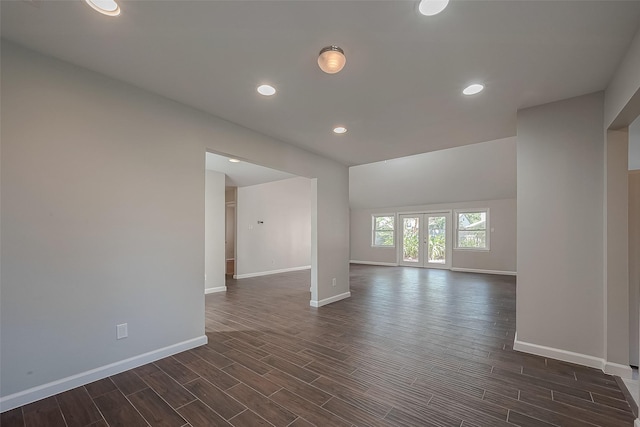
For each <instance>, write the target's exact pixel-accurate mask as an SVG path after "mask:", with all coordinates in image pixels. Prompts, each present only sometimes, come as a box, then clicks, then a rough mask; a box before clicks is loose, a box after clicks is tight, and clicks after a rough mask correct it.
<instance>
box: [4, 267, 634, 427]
mask: <svg viewBox="0 0 640 427" xmlns="http://www.w3.org/2000/svg"><path fill="white" fill-rule="evenodd" d="M350 271H351V277H350V283H351V289H350V291H351V294H352V297H351V298H348V299H345V300H342V301H339V302H336V303H333V304H329V305H327V306H324V307H321V308H313V307H310V306H309V286H310V275H309V272H308V271H306V272H305V271H300V272H292V273H285V274H276V275H271V276H264V277H255V278H248V279H242V280H233V279H229V280H228V281H227V292H226V293H221V294H211V295H207V296H206V297H205V302H206V303H205V321H206V330H205V333H206V335H207V338H208V343H207V344H206V345H204V346H201V347H199V348H195V349H191V350H188V351H185V352H182V353H179V354H175V355H173V356H170V357H167V358H164V359H161V360H158V361H155V362H153V363H149V364H147V365H143V366H140V367H138V368H135V369H132V370H130V371H126V372H123V373H121V374H117V375H114V376H111V377H108V378H104V379H102V380H99V381H95V382H93V383H91V384H87V385H86V386H84V387H79V388H77V389H74V390H70V391H68V392H65V393H61V394H59V395H57V396H54V397H50V398H47V399H43V400H42V401H39V402H35V403H33V404H30V405H26V406H24V407H21V408H16V409H13V410H11V411H7V412H5V413H3V414H2V416H1V418H0V423H1V424H2V427H5V426H6V427H33V426H35V427H38V426H47V427H49V426H54V427H55V426H60V427H109V426H119V425H123V426H127V427H136V426H138V425H140V426H148V425H151V426H170V427H204V426H213V427H229V426H234V427H254V426H255V427H259V426H269V427H273V426H283V427H311V426H316V427H327V426H329V427H330V426H338V427H342V426H344V427H352V426H394V427H395V426H405V427H406V426H416V427H513V426H521V427H534V426H537V427H549V426H556V427H557V426H568V427H597V426H599V427H632V426H633V421H634V416H633V412H632V409H631V406H630V405H629V403H628V402H627V401H626V397H625V394H624V393H623V392H622V390H621V388H620V387H622V385H620V384H621V382H618V381H616V379H615V378H614V377H612V376H610V375H607V374H604V373H603V372H601V371H599V370H595V369H591V368H587V367H584V366H579V365H574V364H571V363H567V362H562V361H557V360H552V359H546V358H543V357H538V356H534V355H531V354H525V353H519V352H516V351H514V350H513V341H514V336H515V314H516V313H515V309H516V304H515V297H516V294H515V279H514V278H513V277H508V276H491V275H480V274H472V273H459V272H450V271H445V270H429V269H420V268H407V267H377V266H361V265H351V267H350Z"/></svg>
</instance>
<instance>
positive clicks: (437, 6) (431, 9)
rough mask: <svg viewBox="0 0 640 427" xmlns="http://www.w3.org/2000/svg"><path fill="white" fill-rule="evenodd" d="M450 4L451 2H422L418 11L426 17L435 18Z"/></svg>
mask: <svg viewBox="0 0 640 427" xmlns="http://www.w3.org/2000/svg"><path fill="white" fill-rule="evenodd" d="M448 4H449V0H421V1H420V4H418V11H420V13H421V14H423V15H425V16H433V15H437V14H439V13H440V12H442V11H443V10H444V9H445V8H446V7H447V5H448Z"/></svg>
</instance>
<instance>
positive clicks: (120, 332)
mask: <svg viewBox="0 0 640 427" xmlns="http://www.w3.org/2000/svg"><path fill="white" fill-rule="evenodd" d="M128 329H129V328H128V324H127V323H121V324H119V325H116V339H117V340H121V339H122V338H126V337H128V336H129V330H128Z"/></svg>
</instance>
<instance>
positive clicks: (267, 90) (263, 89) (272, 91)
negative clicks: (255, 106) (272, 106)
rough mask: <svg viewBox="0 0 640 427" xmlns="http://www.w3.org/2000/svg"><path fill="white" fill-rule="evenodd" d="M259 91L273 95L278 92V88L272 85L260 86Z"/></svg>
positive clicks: (262, 93)
mask: <svg viewBox="0 0 640 427" xmlns="http://www.w3.org/2000/svg"><path fill="white" fill-rule="evenodd" d="M258 93H259V94H260V95H264V96H271V95H273V94H275V93H276V88H275V87H273V86H271V85H260V86H258Z"/></svg>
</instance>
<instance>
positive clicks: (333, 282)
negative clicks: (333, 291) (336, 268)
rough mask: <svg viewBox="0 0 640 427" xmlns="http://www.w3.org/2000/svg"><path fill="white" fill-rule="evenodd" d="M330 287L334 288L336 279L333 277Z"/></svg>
mask: <svg viewBox="0 0 640 427" xmlns="http://www.w3.org/2000/svg"><path fill="white" fill-rule="evenodd" d="M331 285H332V286H334V287H335V286H336V278H335V277H334V278H333V280H332V281H331Z"/></svg>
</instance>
